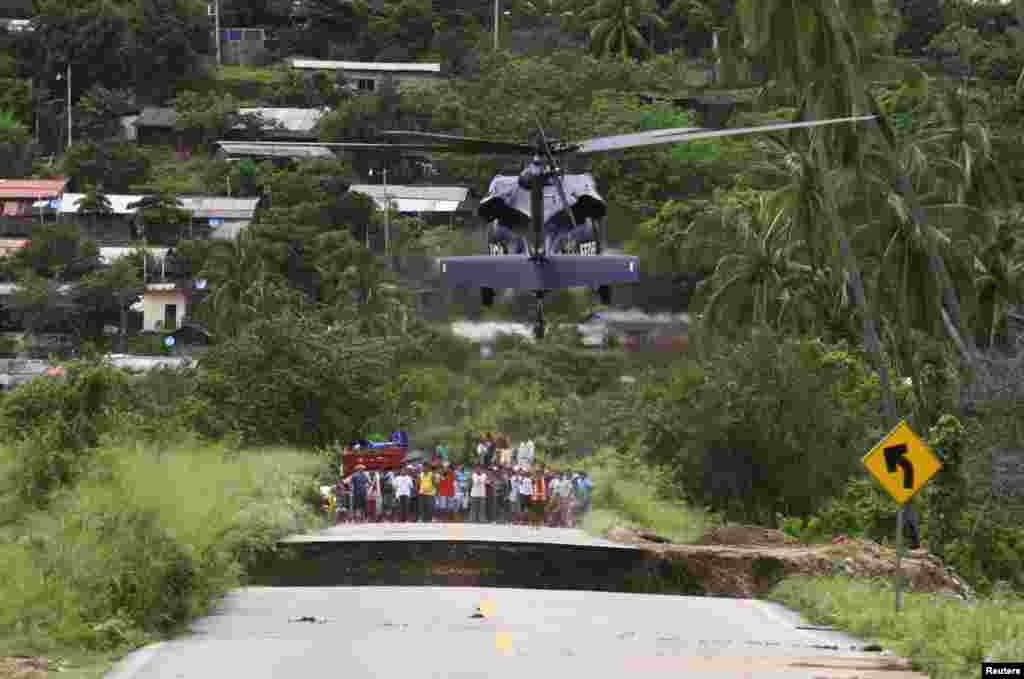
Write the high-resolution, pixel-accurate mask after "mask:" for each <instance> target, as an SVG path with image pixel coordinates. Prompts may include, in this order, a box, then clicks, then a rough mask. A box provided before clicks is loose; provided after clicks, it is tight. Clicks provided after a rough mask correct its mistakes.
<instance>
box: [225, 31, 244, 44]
mask: <svg viewBox="0 0 1024 679" xmlns="http://www.w3.org/2000/svg"><path fill="white" fill-rule="evenodd" d="M224 39H225V40H227V41H228V42H241V41H242V31H239V30H235V29H231V30H227V31H224Z"/></svg>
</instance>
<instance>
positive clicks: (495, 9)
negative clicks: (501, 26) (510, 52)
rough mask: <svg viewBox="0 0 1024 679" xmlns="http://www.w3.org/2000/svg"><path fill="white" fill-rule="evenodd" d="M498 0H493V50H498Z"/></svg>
mask: <svg viewBox="0 0 1024 679" xmlns="http://www.w3.org/2000/svg"><path fill="white" fill-rule="evenodd" d="M499 2H500V0H494V51H495V52H497V51H498V16H499V13H498V3H499Z"/></svg>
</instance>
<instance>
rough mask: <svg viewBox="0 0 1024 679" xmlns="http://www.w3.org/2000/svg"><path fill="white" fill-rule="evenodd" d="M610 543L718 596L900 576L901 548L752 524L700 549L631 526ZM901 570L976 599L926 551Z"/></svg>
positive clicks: (916, 585)
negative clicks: (632, 548) (793, 580)
mask: <svg viewBox="0 0 1024 679" xmlns="http://www.w3.org/2000/svg"><path fill="white" fill-rule="evenodd" d="M729 535H736V536H737V537H736V539H737V540H738V541H741V544H727V543H723V542H721V541H722V540H724V539H726V536H729ZM779 535H783V536H784V537H785V538H786V539H785V540H784V541H783V542H782V543H781V544H780V543H779V542H775V543H771V542H770V541H772V540H776V541H779V540H781V538H779ZM608 539H609V540H612V541H614V542H620V543H624V544H631V545H637V546H640V547H643V549H644V550H645V551H646V552H647V556H648V558H649V559H650V562H651V564H652V567H651V572H653V573H660V574H664V573H668V572H671V573H673V574H674V575H673V577H676V578H679V577H680V573H679V571H682V572H683V573H684V574H685V577H684V578H683V580H685V581H688V582H690V583H695V584H696V585H699V588H700V589H701V590H702V591H703V592H704V593H705V594H709V595H714V596H738V597H756V596H762V595H764V594H766V593H767V592H768V591H769V590H770V589H771V588H772V587H774V586H775V585H776V584H777V583H778V582H779V581H780V580H781V579H783V578H787V577H793V576H800V575H803V576H831V575H848V576H850V577H856V578H877V577H884V578H892V577H894V576H895V573H896V550H895V549H892V548H890V547H884V546H882V545H879V544H877V543H874V542H870V541H868V540H857V539H851V538H845V537H842V538H837V539H836V540H835V541H833V542H832V543H831V544H824V545H801V544H799V543H797V542H795V541H793V540H792V538H790V537H789V536H788V535H785V534H782V533H780V532H779V531H772V530H768V529H764V528H757V527H753V526H736V527H729V528H727V529H718V530H715V531H711V532H710V533H709V534H708V535H705V536H704V539H705V540H714V541H715V542H712V543H707V544H697V545H666V544H657V543H654V542H650V541H648V540H645V539H644V538H643V537H642V536H641V535H640V534H638V533H637V532H636V531H632V530H630V529H627V528H615V529H613V530H612V531H610V532H609V534H608ZM759 541H760V542H759ZM763 542H769V544H763ZM752 543H753V544H752ZM902 568H903V578H904V582H905V583H906V587H907V589H908V590H910V591H915V592H935V593H946V594H949V595H950V596H953V597H956V598H959V599H961V600H967V599H972V598H973V597H974V592H973V591H972V590H971V588H970V587H969V586H968V585H967V584H966V583H964V582H963V580H961V579H960V578H959V577H958V576H957V575H956V574H955V573H954V572H953V571H952V570H951V569H949V568H947V567H946V566H945V565H944V564H943V563H942V560H941V559H939V558H938V557H936V556H935V555H933V554H929V553H928V552H927V551H926V550H923V549H921V550H914V551H911V552H908V553H906V554H904V557H903V562H902Z"/></svg>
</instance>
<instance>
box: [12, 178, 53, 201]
mask: <svg viewBox="0 0 1024 679" xmlns="http://www.w3.org/2000/svg"><path fill="white" fill-rule="evenodd" d="M67 183H68V180H67V179H0V199H3V198H34V199H36V200H41V199H43V198H56V197H57V196H59V195H60V194H62V193H64V187H65V185H67Z"/></svg>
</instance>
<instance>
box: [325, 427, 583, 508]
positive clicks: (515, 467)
mask: <svg viewBox="0 0 1024 679" xmlns="http://www.w3.org/2000/svg"><path fill="white" fill-rule="evenodd" d="M533 454H534V450H533V443H532V441H531V442H526V443H524V444H523V445H521V446H519V448H518V450H517V451H513V450H512V448H511V446H510V445H508V442H507V437H506V438H505V439H502V438H499V437H493V436H491V437H487V436H485V437H483V439H482V440H481V443H480V445H479V446H478V449H477V455H478V463H477V464H475V465H469V464H463V465H455V464H452V463H450V462H449V461H448V459H447V458H448V450H447V448H446V447H444V446H439V447H438V450H437V454H435V456H434V458H433V460H432V461H431V462H429V463H418V464H408V465H406V466H405V467H404V468H402V469H400V470H394V471H376V470H370V471H368V470H367V469H366V467H365V466H364V465H358V466H356V468H355V470H354V471H353V473H352V474H351V475H350V476H349V477H347V478H339V480H338V483H337V486H336V488H335V489H334V493H333V494H332V497H331V498H330V500H331V503H330V504H331V506H329V508H328V511H332V512H334V513H335V515H336V521H337V523H342V522H345V521H354V522H384V521H398V522H422V523H431V522H467V521H468V522H473V523H505V524H515V525H523V526H525V525H530V526H536V527H541V526H550V527H565V528H572V527H575V525H576V523H577V522H578V521H579V520H580V519H581V518H582V517H583V515H584V514H586V512H588V511H589V510H590V506H591V502H592V498H593V489H594V483H593V481H592V480H591V478H590V476H589V474H588V473H586V472H585V471H583V470H573V471H568V470H554V469H548V468H546V467H545V466H544V465H533V464H532V456H533ZM513 457H515V458H516V459H515V460H513V459H512V458H513Z"/></svg>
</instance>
